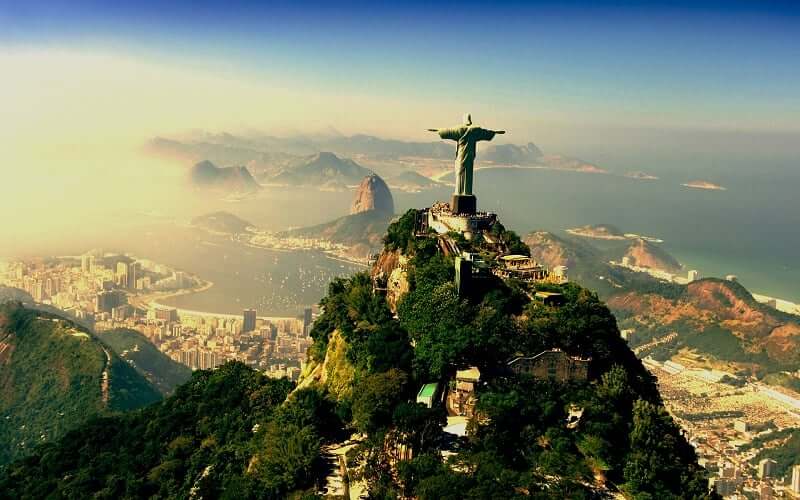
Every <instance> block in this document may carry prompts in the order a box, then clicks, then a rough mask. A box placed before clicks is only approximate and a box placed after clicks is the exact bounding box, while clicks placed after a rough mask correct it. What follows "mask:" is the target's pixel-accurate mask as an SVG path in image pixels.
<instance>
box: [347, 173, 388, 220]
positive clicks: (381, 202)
mask: <svg viewBox="0 0 800 500" xmlns="http://www.w3.org/2000/svg"><path fill="white" fill-rule="evenodd" d="M370 210H376V211H379V212H382V213H387V214H393V213H394V199H393V198H392V192H391V191H390V190H389V186H387V185H386V182H384V180H383V179H381V178H380V177H379V176H378V175H377V174H371V175H368V176H366V177H364V179H363V180H362V181H361V184H359V186H358V190H357V191H356V196H355V198H354V199H353V204H352V205H351V207H350V214H357V213H361V212H367V211H370Z"/></svg>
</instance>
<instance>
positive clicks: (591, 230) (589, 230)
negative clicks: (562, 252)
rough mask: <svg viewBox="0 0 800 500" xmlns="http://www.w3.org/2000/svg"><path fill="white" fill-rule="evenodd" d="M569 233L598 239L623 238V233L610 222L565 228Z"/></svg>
mask: <svg viewBox="0 0 800 500" xmlns="http://www.w3.org/2000/svg"><path fill="white" fill-rule="evenodd" d="M567 232H568V233H569V234H572V235H575V236H582V237H584V238H595V239H598V240H624V239H625V235H624V234H623V233H622V231H620V230H619V229H618V228H617V227H616V226H612V225H611V224H595V225H586V226H581V227H573V228H571V229H567Z"/></svg>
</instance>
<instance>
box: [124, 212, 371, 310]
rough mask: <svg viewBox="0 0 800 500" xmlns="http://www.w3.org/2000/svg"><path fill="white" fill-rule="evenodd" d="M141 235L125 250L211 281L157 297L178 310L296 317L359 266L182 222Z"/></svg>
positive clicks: (153, 229) (315, 253)
mask: <svg viewBox="0 0 800 500" xmlns="http://www.w3.org/2000/svg"><path fill="white" fill-rule="evenodd" d="M145 234H147V236H148V238H146V239H144V238H142V239H138V240H137V241H138V243H136V242H129V243H127V244H126V248H128V251H130V252H133V253H134V254H135V255H137V256H141V257H147V258H149V259H151V260H154V261H156V262H159V263H162V264H166V265H168V266H170V267H174V268H176V269H181V270H185V271H187V272H190V273H192V274H195V275H197V276H199V277H201V278H202V279H204V280H209V281H211V282H213V283H214V286H212V287H211V288H209V289H208V290H205V291H202V292H198V293H193V294H187V295H179V296H176V297H172V298H170V299H166V300H162V301H161V302H162V303H163V304H165V305H170V306H173V307H178V308H183V309H191V310H197V311H206V312H215V313H225V314H239V313H241V312H242V310H243V309H249V308H255V309H256V310H257V311H258V314H259V315H260V316H295V315H297V314H299V313H301V312H302V310H303V308H304V307H307V306H310V305H313V304H316V303H318V302H319V300H320V299H321V298H322V297H323V296H324V295H325V293H326V292H327V289H328V283H330V282H331V280H333V279H334V278H336V277H338V276H348V275H351V274H353V273H354V272H357V271H358V270H361V269H363V268H360V267H357V266H354V265H352V264H349V263H346V262H342V261H338V260H334V259H330V258H328V257H327V256H325V255H324V254H322V253H320V252H313V251H297V252H284V251H276V250H268V249H261V248H253V247H249V246H245V245H243V244H240V243H236V242H233V241H231V240H230V239H229V238H226V237H224V236H214V235H211V234H208V233H207V232H205V231H201V230H197V229H191V228H186V227H176V226H172V225H162V226H155V227H150V228H148V229H147V230H146V232H145Z"/></svg>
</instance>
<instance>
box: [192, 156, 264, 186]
mask: <svg viewBox="0 0 800 500" xmlns="http://www.w3.org/2000/svg"><path fill="white" fill-rule="evenodd" d="M189 178H190V180H191V183H192V185H193V186H195V187H197V188H201V189H212V190H221V191H226V192H229V193H252V192H255V191H258V189H260V186H259V185H258V183H257V182H256V180H255V179H253V176H252V175H250V172H249V171H248V170H247V168H245V167H217V166H216V165H214V164H213V163H211V162H210V161H208V160H204V161H201V162H199V163H197V164H195V165H194V166H193V167H192V169H191V171H190V173H189Z"/></svg>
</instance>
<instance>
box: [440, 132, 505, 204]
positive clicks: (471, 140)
mask: <svg viewBox="0 0 800 500" xmlns="http://www.w3.org/2000/svg"><path fill="white" fill-rule="evenodd" d="M438 132H439V137H441V138H442V139H448V140H451V141H456V142H458V149H456V163H455V174H456V194H462V195H469V194H472V177H473V174H472V167H473V164H474V163H475V145H476V144H477V142H478V141H491V140H492V138H494V134H495V132H494V131H493V130H486V129H485V128H481V127H476V126H473V125H469V126H467V125H464V126H461V127H456V128H446V129H441V130H439V131H438Z"/></svg>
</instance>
